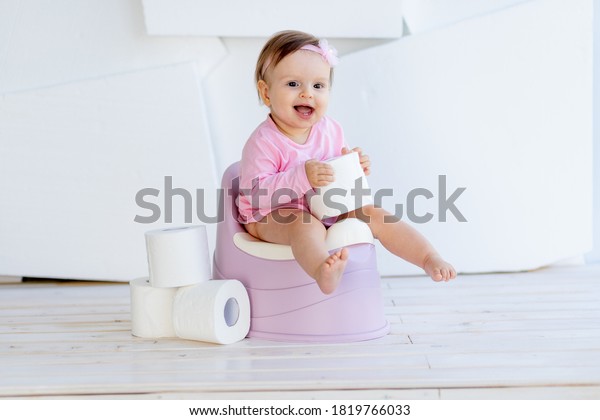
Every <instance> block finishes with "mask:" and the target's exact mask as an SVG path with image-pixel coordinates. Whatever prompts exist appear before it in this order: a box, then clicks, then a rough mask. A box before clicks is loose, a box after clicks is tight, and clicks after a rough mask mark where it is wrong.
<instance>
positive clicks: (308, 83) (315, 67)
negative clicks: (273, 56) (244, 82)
mask: <svg viewBox="0 0 600 420" xmlns="http://www.w3.org/2000/svg"><path fill="white" fill-rule="evenodd" d="M329 76H330V67H329V64H327V62H326V61H325V60H324V59H323V58H322V57H321V56H320V55H319V54H318V53H315V52H313V51H306V50H299V51H296V52H294V53H292V54H290V55H288V56H286V57H285V58H284V59H283V60H281V61H280V62H279V63H278V64H277V65H276V66H275V68H273V69H270V70H268V71H267V75H266V79H267V81H266V84H262V87H261V84H260V83H259V91H260V93H261V96H262V98H263V101H264V103H265V104H266V105H267V106H268V107H269V108H270V109H271V116H272V118H273V120H274V121H275V123H276V124H277V126H278V127H279V129H280V130H281V131H282V132H283V133H284V134H286V135H287V136H288V137H290V138H291V139H292V140H295V141H300V142H302V143H303V141H302V140H304V141H305V140H306V137H307V136H308V133H309V132H310V128H311V127H312V126H313V125H314V124H315V123H316V122H317V121H319V120H320V119H321V117H323V115H325V112H326V111H327V105H328V104H329V88H330V86H329V83H330V79H329Z"/></svg>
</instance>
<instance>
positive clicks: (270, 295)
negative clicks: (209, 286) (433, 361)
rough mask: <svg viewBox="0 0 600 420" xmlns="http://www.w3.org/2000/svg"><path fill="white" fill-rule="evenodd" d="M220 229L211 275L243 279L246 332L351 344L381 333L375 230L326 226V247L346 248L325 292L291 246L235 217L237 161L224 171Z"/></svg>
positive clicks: (353, 222)
mask: <svg viewBox="0 0 600 420" xmlns="http://www.w3.org/2000/svg"><path fill="white" fill-rule="evenodd" d="M221 187H222V192H221V194H220V197H219V209H222V211H223V212H224V213H223V215H224V220H223V221H222V222H220V223H219V224H218V226H217V243H216V248H215V253H214V261H213V278H215V279H237V280H239V281H241V282H242V283H243V284H244V286H245V287H246V290H247V291H248V296H249V298H250V313H251V320H250V331H249V333H248V337H258V338H264V339H269V340H277V341H304V342H350V341H360V340H369V339H373V338H378V337H382V336H384V335H386V334H387V333H388V332H389V324H388V322H387V320H386V319H385V316H384V313H383V298H382V295H381V286H380V277H379V272H378V271H377V260H376V255H375V246H374V244H373V235H372V234H371V230H370V229H369V227H368V226H367V225H366V224H365V223H364V222H362V221H360V220H358V219H353V218H348V219H345V220H342V221H340V222H337V223H335V224H334V225H332V226H331V227H330V228H329V229H328V230H327V238H326V244H327V248H328V249H329V250H330V252H334V251H336V250H338V249H340V248H342V247H346V248H348V251H349V256H348V262H347V264H346V268H345V270H344V274H343V275H342V280H341V282H340V285H339V286H338V288H337V289H336V290H335V291H334V292H333V293H331V294H329V295H326V294H324V293H323V292H321V290H320V289H319V286H318V285H317V282H316V281H315V280H314V279H313V278H312V277H310V276H309V275H308V274H306V273H305V272H304V270H303V269H302V268H301V267H300V265H299V264H298V263H297V262H296V260H295V259H294V256H293V254H292V249H291V247H290V246H288V245H280V244H272V243H267V242H263V241H261V240H259V239H257V238H255V237H253V236H252V235H250V234H249V233H247V232H246V230H245V229H244V227H243V226H242V225H241V224H240V223H239V222H238V209H237V205H236V203H235V200H236V198H237V196H238V192H239V162H237V163H234V164H232V165H231V166H230V167H229V168H227V170H226V171H225V173H224V175H223V179H222V184H221Z"/></svg>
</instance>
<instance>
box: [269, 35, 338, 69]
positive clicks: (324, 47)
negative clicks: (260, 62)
mask: <svg viewBox="0 0 600 420" xmlns="http://www.w3.org/2000/svg"><path fill="white" fill-rule="evenodd" d="M300 49H301V50H307V51H312V52H316V53H317V54H319V55H320V56H321V57H323V60H325V61H327V64H329V66H330V67H335V66H336V65H337V64H338V63H339V61H340V59H339V58H338V56H337V50H336V49H335V48H333V47H331V46H329V42H327V40H326V39H320V40H319V46H318V47H317V46H316V45H313V44H306V45H305V46H303V47H301V48H300ZM270 65H271V59H270V58H269V59H268V60H267V61H266V62H265V64H264V66H263V69H262V74H263V76H264V74H265V71H267V69H268V68H269V66H270Z"/></svg>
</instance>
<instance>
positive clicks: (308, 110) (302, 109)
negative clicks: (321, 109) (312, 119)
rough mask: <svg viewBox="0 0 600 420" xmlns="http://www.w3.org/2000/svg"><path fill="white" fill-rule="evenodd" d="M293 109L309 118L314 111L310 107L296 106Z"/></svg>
mask: <svg viewBox="0 0 600 420" xmlns="http://www.w3.org/2000/svg"><path fill="white" fill-rule="evenodd" d="M294 109H295V110H296V111H298V112H299V113H301V114H302V115H305V116H309V115H310V114H312V113H313V111H314V110H315V109H314V108H313V107H312V106H307V105H297V106H295V107H294Z"/></svg>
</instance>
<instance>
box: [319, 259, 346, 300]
mask: <svg viewBox="0 0 600 420" xmlns="http://www.w3.org/2000/svg"><path fill="white" fill-rule="evenodd" d="M347 262H348V250H347V249H346V248H343V249H341V250H340V251H338V252H335V253H333V254H331V255H330V256H329V257H328V258H327V259H326V260H325V262H324V263H323V264H321V266H320V267H319V269H318V270H317V274H316V276H315V279H316V280H317V284H318V285H319V288H320V289H321V291H322V292H323V293H325V294H326V295H328V294H330V293H333V291H334V290H335V289H337V287H338V285H339V284H340V281H341V280H342V274H344V268H346V263H347Z"/></svg>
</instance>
